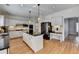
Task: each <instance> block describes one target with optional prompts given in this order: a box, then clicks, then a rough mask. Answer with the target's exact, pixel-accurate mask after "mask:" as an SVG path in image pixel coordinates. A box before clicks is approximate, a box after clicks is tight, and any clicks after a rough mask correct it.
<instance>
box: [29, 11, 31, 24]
mask: <svg viewBox="0 0 79 59" xmlns="http://www.w3.org/2000/svg"><path fill="white" fill-rule="evenodd" d="M30 23H31V11H29V24H30Z"/></svg>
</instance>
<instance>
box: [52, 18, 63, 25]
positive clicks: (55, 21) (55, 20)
mask: <svg viewBox="0 0 79 59" xmlns="http://www.w3.org/2000/svg"><path fill="white" fill-rule="evenodd" d="M52 25H63V17H53V18H52Z"/></svg>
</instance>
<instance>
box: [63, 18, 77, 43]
mask: <svg viewBox="0 0 79 59" xmlns="http://www.w3.org/2000/svg"><path fill="white" fill-rule="evenodd" d="M77 22H78V17H72V18H65V19H64V33H65V39H66V40H70V41H73V42H74V40H75V38H76V36H77V32H76V23H77Z"/></svg>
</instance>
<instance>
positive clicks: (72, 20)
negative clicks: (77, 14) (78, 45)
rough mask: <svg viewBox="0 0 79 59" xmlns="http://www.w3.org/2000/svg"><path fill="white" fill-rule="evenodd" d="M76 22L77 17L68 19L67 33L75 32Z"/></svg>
mask: <svg viewBox="0 0 79 59" xmlns="http://www.w3.org/2000/svg"><path fill="white" fill-rule="evenodd" d="M77 22H78V18H70V19H69V34H74V33H76V23H77Z"/></svg>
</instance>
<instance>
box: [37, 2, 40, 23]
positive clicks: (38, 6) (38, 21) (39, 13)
mask: <svg viewBox="0 0 79 59" xmlns="http://www.w3.org/2000/svg"><path fill="white" fill-rule="evenodd" d="M39 20H40V4H38V20H37V22H39Z"/></svg>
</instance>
